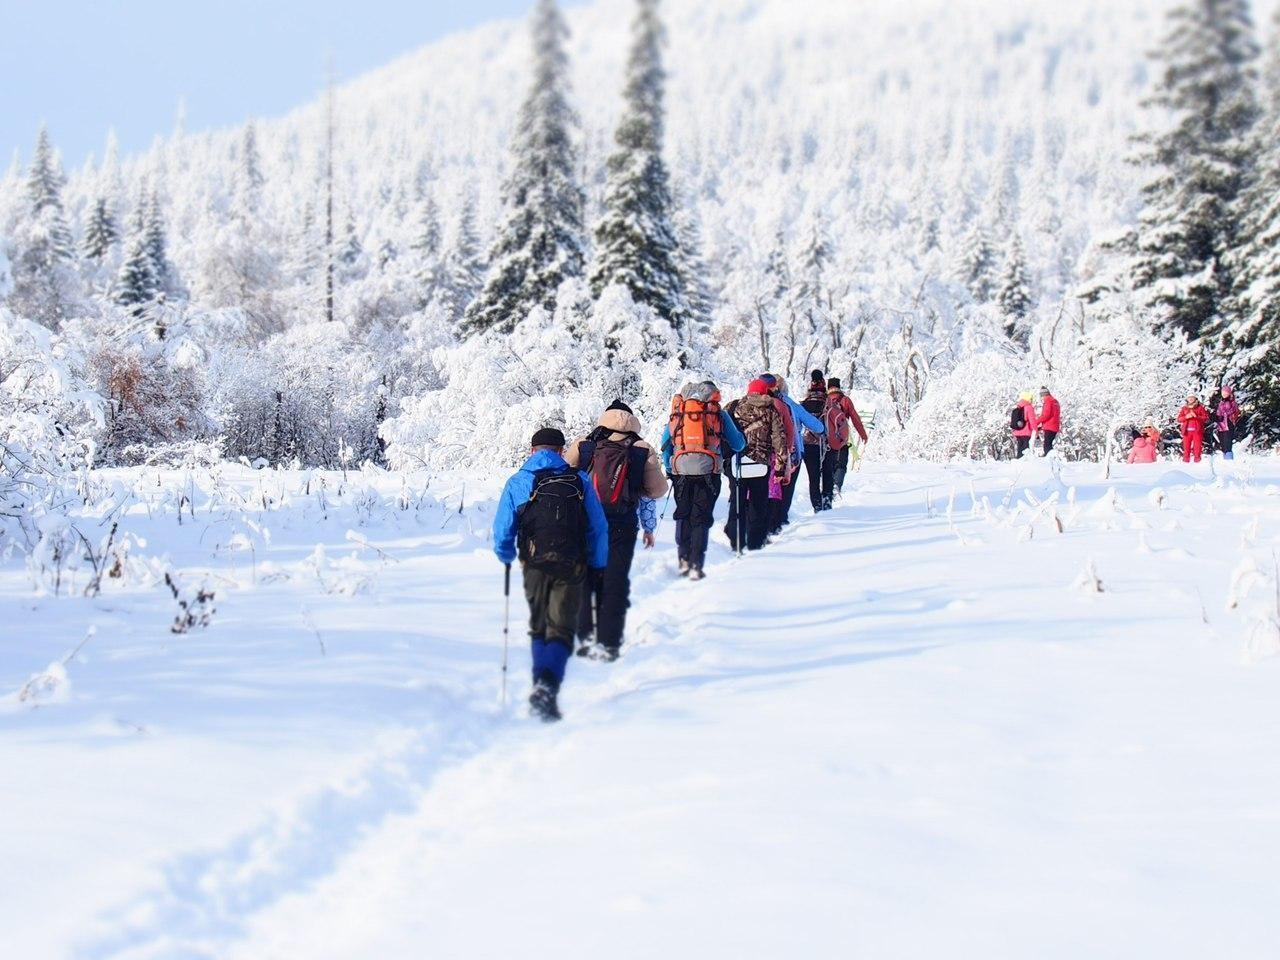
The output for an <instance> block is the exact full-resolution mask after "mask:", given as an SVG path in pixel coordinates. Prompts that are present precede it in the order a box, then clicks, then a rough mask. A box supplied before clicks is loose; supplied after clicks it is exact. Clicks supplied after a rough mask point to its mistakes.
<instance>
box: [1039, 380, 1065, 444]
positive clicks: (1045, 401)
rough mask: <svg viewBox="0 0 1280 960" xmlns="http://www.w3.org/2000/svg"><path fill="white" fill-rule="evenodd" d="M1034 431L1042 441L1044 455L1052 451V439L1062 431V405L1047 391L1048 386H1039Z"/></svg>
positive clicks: (1056, 437)
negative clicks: (1038, 410)
mask: <svg viewBox="0 0 1280 960" xmlns="http://www.w3.org/2000/svg"><path fill="white" fill-rule="evenodd" d="M1036 431H1037V432H1038V433H1039V434H1040V437H1041V439H1042V441H1043V443H1044V455H1045V456H1046V457H1047V456H1048V455H1049V454H1051V453H1053V441H1055V440H1056V439H1058V434H1059V433H1061V432H1062V405H1061V404H1059V403H1058V398H1057V397H1055V396H1054V395H1053V394H1052V393H1050V392H1049V388H1048V387H1041V388H1040V412H1039V413H1038V414H1037V415H1036Z"/></svg>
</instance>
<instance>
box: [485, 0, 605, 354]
mask: <svg viewBox="0 0 1280 960" xmlns="http://www.w3.org/2000/svg"><path fill="white" fill-rule="evenodd" d="M568 34H569V28H568V26H567V25H566V24H565V21H564V17H563V16H562V15H561V13H560V8H559V7H558V6H557V5H556V2H555V0H538V6H537V8H536V9H535V10H534V14H533V51H534V63H533V83H532V87H531V89H530V91H529V94H528V96H527V98H526V99H525V101H524V104H523V105H522V106H521V108H520V114H519V117H518V118H517V122H516V131H515V134H514V136H513V138H512V146H511V173H510V175H509V177H508V179H507V182H506V185H505V187H504V190H503V201H504V206H505V208H506V211H505V219H504V222H503V225H502V227H501V229H500V231H499V233H498V237H497V240H496V241H495V242H494V244H493V247H492V250H491V251H490V254H489V263H490V266H489V272H488V276H487V279H486V282H485V284H484V287H483V290H482V291H481V292H480V294H479V296H477V297H476V298H475V299H474V300H472V302H471V303H470V305H468V306H467V308H466V315H465V317H464V319H463V322H462V325H461V330H462V332H463V334H464V335H467V336H470V335H472V334H476V333H482V332H484V331H486V330H498V331H501V332H509V331H510V330H512V329H513V328H514V327H515V325H516V324H517V323H519V322H520V320H521V319H522V318H523V317H524V316H526V315H527V314H528V313H529V311H530V310H532V309H533V308H534V307H542V308H543V309H544V310H546V311H548V312H549V313H550V312H552V311H553V310H554V309H555V300H556V291H557V290H559V289H560V284H561V283H563V282H564V281H565V280H566V279H570V278H573V277H580V276H582V274H583V270H584V268H585V263H586V252H585V237H584V228H583V207H584V204H585V198H584V196H583V192H582V187H581V186H580V184H579V180H578V173H579V159H578V148H577V144H576V142H575V135H576V128H577V123H578V120H577V115H576V114H575V113H574V111H573V108H572V107H571V106H570V103H569V69H568V66H569V64H568V57H567V56H566V54H565V42H566V40H567V38H568Z"/></svg>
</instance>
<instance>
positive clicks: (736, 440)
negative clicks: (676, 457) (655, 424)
mask: <svg viewBox="0 0 1280 960" xmlns="http://www.w3.org/2000/svg"><path fill="white" fill-rule="evenodd" d="M720 436H722V437H724V441H725V443H727V444H729V449H730V450H732V451H733V452H734V453H741V452H742V451H743V450H745V449H746V448H747V438H746V437H744V436H743V435H742V431H741V430H739V429H738V425H737V424H736V423H734V422H733V417H731V416H729V415H728V414H727V413H725V412H724V411H723V410H721V411H720ZM674 453H675V448H674V446H673V445H672V443H671V424H667V425H666V426H665V427H663V428H662V468H663V469H664V470H666V472H667V473H668V474H670V473H671V457H672V455H673V454H674Z"/></svg>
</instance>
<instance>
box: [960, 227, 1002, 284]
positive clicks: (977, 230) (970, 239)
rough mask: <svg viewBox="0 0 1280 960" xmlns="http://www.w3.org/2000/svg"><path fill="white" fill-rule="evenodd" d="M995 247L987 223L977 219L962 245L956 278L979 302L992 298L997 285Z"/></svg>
mask: <svg viewBox="0 0 1280 960" xmlns="http://www.w3.org/2000/svg"><path fill="white" fill-rule="evenodd" d="M995 269H996V262H995V249H994V247H993V245H992V243H991V234H990V233H989V232H988V230H987V225H986V224H985V223H984V222H983V221H982V220H981V219H979V220H975V221H974V222H973V226H972V227H970V228H969V232H968V233H967V234H966V235H965V238H964V240H963V242H962V243H961V245H960V254H959V258H958V260H957V262H956V279H957V280H959V281H960V282H961V283H962V284H964V286H965V289H967V290H968V291H969V294H970V296H972V297H973V299H974V300H976V301H977V302H978V303H987V302H989V301H990V300H991V296H992V294H993V293H994V287H995Z"/></svg>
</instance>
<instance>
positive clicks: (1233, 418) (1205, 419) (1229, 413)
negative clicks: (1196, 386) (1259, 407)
mask: <svg viewBox="0 0 1280 960" xmlns="http://www.w3.org/2000/svg"><path fill="white" fill-rule="evenodd" d="M1210 402H1211V404H1212V408H1210V407H1207V406H1205V405H1204V404H1203V403H1201V402H1200V398H1199V397H1198V396H1196V395H1195V394H1191V395H1190V396H1188V397H1187V402H1186V404H1185V405H1184V406H1183V407H1182V409H1181V410H1179V411H1178V416H1177V425H1178V435H1179V437H1180V439H1181V441H1182V460H1183V462H1184V463H1192V462H1195V463H1199V462H1200V460H1201V458H1202V457H1203V456H1204V453H1205V439H1206V437H1207V436H1211V437H1212V439H1214V440H1216V442H1217V448H1218V450H1220V451H1221V452H1222V456H1223V459H1225V460H1234V459H1235V442H1236V431H1237V430H1238V429H1239V427H1240V420H1241V415H1242V414H1241V410H1240V404H1239V403H1237V402H1236V396H1235V390H1233V389H1232V388H1231V387H1229V386H1223V387H1222V388H1221V389H1220V390H1219V391H1218V393H1217V395H1216V397H1214V398H1211V401H1210ZM1163 440H1164V437H1163V435H1162V434H1161V432H1160V430H1159V429H1157V427H1156V425H1155V423H1154V422H1150V421H1149V422H1148V423H1147V425H1146V426H1145V427H1143V428H1142V430H1141V431H1138V432H1137V433H1136V434H1135V436H1134V438H1133V447H1132V449H1130V451H1129V462H1130V463H1155V462H1156V460H1158V459H1159V458H1160V446H1161V444H1162V442H1163Z"/></svg>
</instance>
